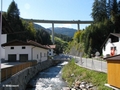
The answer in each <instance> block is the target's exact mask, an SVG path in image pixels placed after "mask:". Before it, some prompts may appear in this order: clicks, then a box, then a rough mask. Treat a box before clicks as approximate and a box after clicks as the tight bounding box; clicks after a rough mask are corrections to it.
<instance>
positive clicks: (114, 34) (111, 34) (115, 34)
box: [101, 33, 120, 48]
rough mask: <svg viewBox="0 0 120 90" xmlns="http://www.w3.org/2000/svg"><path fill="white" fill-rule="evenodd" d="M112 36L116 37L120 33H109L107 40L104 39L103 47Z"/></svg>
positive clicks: (119, 35)
mask: <svg viewBox="0 0 120 90" xmlns="http://www.w3.org/2000/svg"><path fill="white" fill-rule="evenodd" d="M110 36H115V37H118V38H119V37H120V34H119V33H110V34H109V35H108V37H107V38H106V40H105V41H104V43H103V44H102V46H101V48H103V46H104V45H105V43H106V42H107V41H108V39H109V38H110Z"/></svg>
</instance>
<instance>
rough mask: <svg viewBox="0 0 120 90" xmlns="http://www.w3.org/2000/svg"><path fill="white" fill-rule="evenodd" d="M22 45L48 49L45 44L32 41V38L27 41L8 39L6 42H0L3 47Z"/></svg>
mask: <svg viewBox="0 0 120 90" xmlns="http://www.w3.org/2000/svg"><path fill="white" fill-rule="evenodd" d="M22 45H32V46H36V47H41V48H44V49H48V48H47V47H45V46H43V45H41V44H39V43H37V42H35V41H32V40H30V41H27V42H24V41H20V40H13V41H10V42H8V43H4V44H2V46H3V47H5V46H22Z"/></svg>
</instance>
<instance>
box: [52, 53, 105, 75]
mask: <svg viewBox="0 0 120 90" xmlns="http://www.w3.org/2000/svg"><path fill="white" fill-rule="evenodd" d="M71 58H75V61H76V64H77V65H79V66H81V67H85V68H88V69H91V70H95V71H100V72H104V73H107V62H106V61H105V60H102V59H100V58H80V57H77V56H72V55H66V54H60V55H59V56H55V57H54V59H56V60H65V59H66V60H70V59H71ZM98 59H99V60H98Z"/></svg>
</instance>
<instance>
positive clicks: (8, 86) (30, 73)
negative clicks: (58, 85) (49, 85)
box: [0, 60, 53, 90]
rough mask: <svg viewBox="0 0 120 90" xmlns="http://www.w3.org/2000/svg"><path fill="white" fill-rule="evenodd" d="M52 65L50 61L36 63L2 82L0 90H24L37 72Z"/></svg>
mask: <svg viewBox="0 0 120 90" xmlns="http://www.w3.org/2000/svg"><path fill="white" fill-rule="evenodd" d="M52 65H53V62H52V60H46V61H44V62H41V63H38V64H37V65H35V66H32V67H28V68H26V69H24V70H22V71H20V72H18V73H16V74H14V75H13V76H12V77H10V78H9V79H7V80H5V81H3V82H2V83H1V84H0V90H25V88H26V85H27V83H28V82H29V80H30V79H32V78H33V77H34V76H35V75H36V74H37V73H38V72H40V71H42V70H44V69H47V68H49V67H50V66H52Z"/></svg>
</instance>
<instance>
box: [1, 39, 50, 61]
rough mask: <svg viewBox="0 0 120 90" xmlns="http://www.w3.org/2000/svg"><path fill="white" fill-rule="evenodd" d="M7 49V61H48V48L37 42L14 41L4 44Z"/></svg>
mask: <svg viewBox="0 0 120 90" xmlns="http://www.w3.org/2000/svg"><path fill="white" fill-rule="evenodd" d="M2 47H4V48H5V60H7V61H11V62H14V61H28V60H37V62H42V61H45V60H47V52H48V48H47V47H45V46H43V45H41V44H39V43H37V42H35V41H32V40H30V41H27V42H23V41H19V40H14V41H11V42H8V43H4V44H2Z"/></svg>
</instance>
